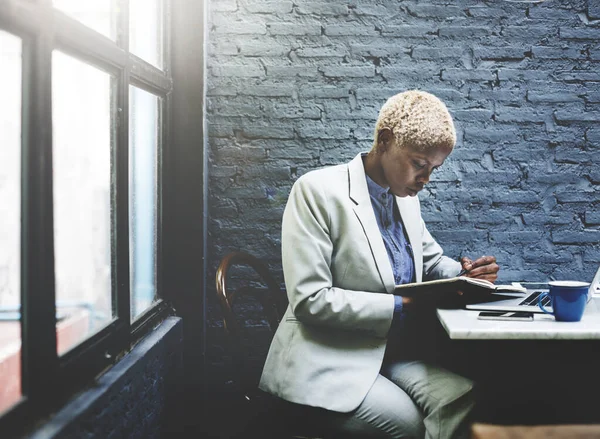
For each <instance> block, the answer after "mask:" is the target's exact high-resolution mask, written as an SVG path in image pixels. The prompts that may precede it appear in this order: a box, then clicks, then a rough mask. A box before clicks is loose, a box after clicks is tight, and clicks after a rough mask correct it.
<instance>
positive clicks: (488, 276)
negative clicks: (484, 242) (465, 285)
mask: <svg viewBox="0 0 600 439" xmlns="http://www.w3.org/2000/svg"><path fill="white" fill-rule="evenodd" d="M460 263H461V264H462V268H463V270H466V273H465V274H464V276H466V277H473V278H477V279H485V280H489V281H490V282H492V283H494V282H496V279H498V271H499V270H500V267H499V266H498V264H496V258H495V257H494V256H482V257H480V258H479V259H476V260H475V261H472V260H471V259H469V258H468V257H466V256H463V257H462V258H461V259H460Z"/></svg>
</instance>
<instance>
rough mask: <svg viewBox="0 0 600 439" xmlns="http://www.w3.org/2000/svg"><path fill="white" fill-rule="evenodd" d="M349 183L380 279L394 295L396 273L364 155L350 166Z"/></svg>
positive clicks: (355, 208) (352, 198)
mask: <svg viewBox="0 0 600 439" xmlns="http://www.w3.org/2000/svg"><path fill="white" fill-rule="evenodd" d="M348 183H349V186H350V187H349V193H350V199H351V200H352V201H353V202H354V213H355V214H356V216H357V218H358V220H359V221H360V224H361V226H362V228H363V231H364V232H365V235H366V236H367V240H368V241H369V246H370V247H371V254H372V255H373V259H375V264H376V265H377V270H378V271H379V277H380V278H381V282H382V283H383V285H384V286H385V289H386V291H387V292H388V293H392V292H393V291H394V272H393V271H392V266H391V264H390V260H389V258H388V255H387V251H386V250H385V245H384V243H383V238H382V237H381V232H380V231H379V226H378V225H377V220H376V219H375V213H374V212H373V206H371V198H370V197H369V189H368V187H367V179H366V176H365V168H364V165H363V161H362V154H358V155H357V156H356V157H355V158H354V159H353V160H352V161H351V162H350V163H349V164H348Z"/></svg>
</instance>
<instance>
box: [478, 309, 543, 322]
mask: <svg viewBox="0 0 600 439" xmlns="http://www.w3.org/2000/svg"><path fill="white" fill-rule="evenodd" d="M477 318H478V319H479V320H506V321H521V322H531V321H533V313H532V312H524V311H517V312H515V311H500V312H497V311H482V312H480V313H479V315H478V316H477Z"/></svg>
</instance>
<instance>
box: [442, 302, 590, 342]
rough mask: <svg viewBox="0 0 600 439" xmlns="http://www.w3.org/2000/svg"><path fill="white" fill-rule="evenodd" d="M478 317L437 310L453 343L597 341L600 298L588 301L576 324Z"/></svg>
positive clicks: (543, 318)
mask: <svg viewBox="0 0 600 439" xmlns="http://www.w3.org/2000/svg"><path fill="white" fill-rule="evenodd" d="M478 314H479V311H470V310H466V309H438V310H437V316H438V319H439V320H440V322H441V323H442V326H443V327H444V329H445V330H446V332H447V333H448V336H449V337H450V338H451V339H453V340H517V339H519V340H600V297H593V298H592V299H591V300H590V302H589V303H588V304H587V307H586V309H585V312H584V314H583V318H582V319H581V321H579V322H557V321H555V320H554V317H552V316H550V315H547V314H538V313H535V314H534V320H533V321H532V322H523V321H516V322H508V321H500V320H478V319H477V315H478Z"/></svg>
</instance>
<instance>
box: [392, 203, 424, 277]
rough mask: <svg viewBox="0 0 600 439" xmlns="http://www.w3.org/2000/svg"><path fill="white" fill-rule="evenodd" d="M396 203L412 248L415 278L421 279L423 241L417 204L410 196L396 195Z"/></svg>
mask: <svg viewBox="0 0 600 439" xmlns="http://www.w3.org/2000/svg"><path fill="white" fill-rule="evenodd" d="M396 205H397V206H398V210H399V211H400V216H401V217H402V223H403V225H404V228H405V229H406V234H407V235H408V240H409V242H410V245H411V247H412V250H413V256H414V263H415V278H416V279H415V280H416V282H421V281H422V280H423V270H422V269H421V268H420V267H423V243H422V242H421V219H420V216H419V213H420V211H419V205H418V203H416V200H415V199H413V198H410V197H402V198H401V197H396Z"/></svg>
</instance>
